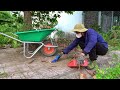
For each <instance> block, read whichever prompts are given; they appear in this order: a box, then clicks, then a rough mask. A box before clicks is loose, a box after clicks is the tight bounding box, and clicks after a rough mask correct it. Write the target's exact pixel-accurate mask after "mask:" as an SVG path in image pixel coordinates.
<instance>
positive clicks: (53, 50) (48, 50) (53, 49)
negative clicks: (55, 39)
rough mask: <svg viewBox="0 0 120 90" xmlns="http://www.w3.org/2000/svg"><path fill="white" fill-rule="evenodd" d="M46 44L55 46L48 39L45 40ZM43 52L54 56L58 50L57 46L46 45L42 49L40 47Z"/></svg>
mask: <svg viewBox="0 0 120 90" xmlns="http://www.w3.org/2000/svg"><path fill="white" fill-rule="evenodd" d="M44 44H45V45H48V46H53V45H52V43H51V42H49V41H46V42H44ZM40 51H41V53H42V54H43V55H45V56H48V57H49V56H53V55H55V54H56V52H57V47H45V46H43V47H42V48H41V49H40Z"/></svg>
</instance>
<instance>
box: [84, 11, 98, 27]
mask: <svg viewBox="0 0 120 90" xmlns="http://www.w3.org/2000/svg"><path fill="white" fill-rule="evenodd" d="M84 17H85V19H84V23H85V27H86V28H90V27H91V25H94V24H96V25H98V11H85V16H84Z"/></svg>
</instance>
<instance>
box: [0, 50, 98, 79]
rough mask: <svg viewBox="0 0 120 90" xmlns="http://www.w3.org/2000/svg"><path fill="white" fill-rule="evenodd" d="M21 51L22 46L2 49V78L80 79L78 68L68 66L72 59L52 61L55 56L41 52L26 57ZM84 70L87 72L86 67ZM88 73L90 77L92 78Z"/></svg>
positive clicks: (0, 65) (0, 51) (0, 67)
mask: <svg viewBox="0 0 120 90" xmlns="http://www.w3.org/2000/svg"><path fill="white" fill-rule="evenodd" d="M20 51H22V50H21V48H20V49H19V48H18V49H13V48H8V49H0V79H79V74H80V73H79V71H78V69H76V68H69V67H67V63H68V62H69V61H70V59H66V60H65V59H62V60H60V61H59V62H56V63H50V61H51V60H53V58H54V57H45V56H42V55H40V53H39V54H38V55H36V56H35V57H34V58H32V59H26V58H25V57H24V56H23V54H22V53H20ZM33 59H34V61H33V62H32V63H29V62H31V61H32V60H33ZM98 62H100V61H99V60H98ZM82 71H83V72H85V70H84V69H82ZM85 73H86V72H85ZM86 75H87V78H88V79H91V78H92V77H91V76H90V75H89V74H86Z"/></svg>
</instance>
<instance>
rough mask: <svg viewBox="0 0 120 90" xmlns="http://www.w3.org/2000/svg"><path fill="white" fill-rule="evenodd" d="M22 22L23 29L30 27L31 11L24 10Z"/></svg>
mask: <svg viewBox="0 0 120 90" xmlns="http://www.w3.org/2000/svg"><path fill="white" fill-rule="evenodd" d="M24 23H25V27H24V29H25V30H30V29H32V19H31V12H30V11H24Z"/></svg>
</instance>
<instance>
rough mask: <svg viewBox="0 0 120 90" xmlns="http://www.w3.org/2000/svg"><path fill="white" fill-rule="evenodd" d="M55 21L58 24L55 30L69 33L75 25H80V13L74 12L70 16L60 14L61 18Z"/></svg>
mask: <svg viewBox="0 0 120 90" xmlns="http://www.w3.org/2000/svg"><path fill="white" fill-rule="evenodd" d="M57 20H58V24H57V25H56V26H55V27H56V28H58V29H60V30H62V31H64V32H70V31H71V30H72V29H73V28H74V26H75V24H77V23H82V11H75V12H74V13H73V14H72V15H70V14H67V13H61V17H60V18H58V19H57Z"/></svg>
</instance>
